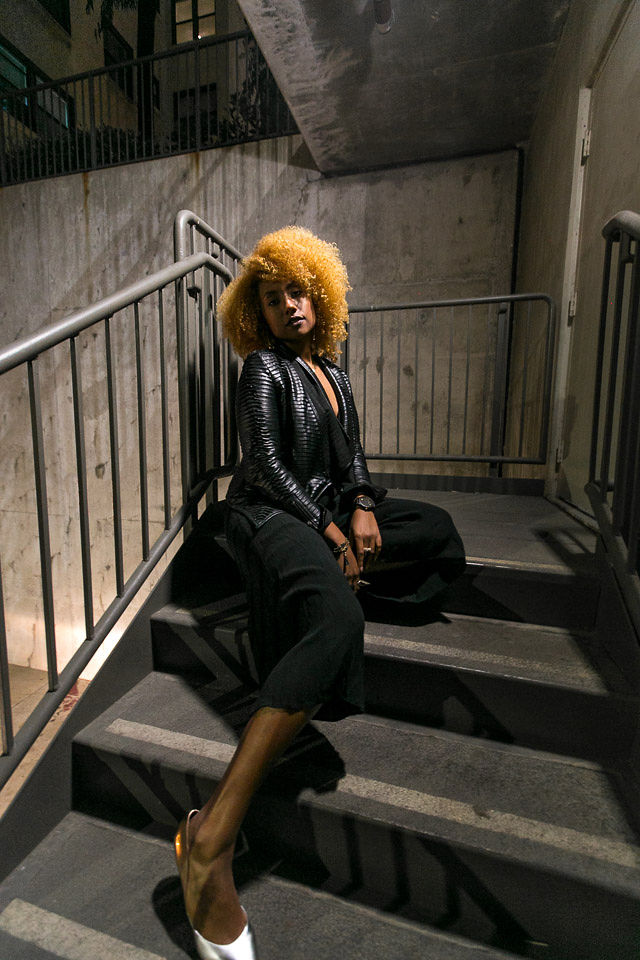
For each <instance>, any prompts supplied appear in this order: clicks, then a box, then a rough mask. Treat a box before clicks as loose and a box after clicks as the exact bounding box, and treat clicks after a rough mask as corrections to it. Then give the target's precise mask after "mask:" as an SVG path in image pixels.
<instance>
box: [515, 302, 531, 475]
mask: <svg viewBox="0 0 640 960" xmlns="http://www.w3.org/2000/svg"><path fill="white" fill-rule="evenodd" d="M530 325H531V301H530V300H529V301H528V302H527V317H526V321H525V325H524V349H523V359H524V364H523V368H522V391H521V395H520V433H519V437H518V456H519V457H521V456H522V448H523V446H524V413H525V406H526V402H527V375H528V370H529V335H530Z"/></svg>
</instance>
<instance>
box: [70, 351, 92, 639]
mask: <svg viewBox="0 0 640 960" xmlns="http://www.w3.org/2000/svg"><path fill="white" fill-rule="evenodd" d="M76 345H77V339H76V337H72V338H71V339H70V341H69V348H70V352H71V382H72V393H73V424H74V431H75V440H76V479H77V483H78V511H79V514H80V552H81V556H82V590H83V595H84V622H85V633H86V636H87V637H91V636H92V635H93V586H92V580H91V534H90V531H89V500H88V496H87V458H86V453H85V443H84V412H83V402H82V372H81V369H80V358H79V357H78V353H77V350H76Z"/></svg>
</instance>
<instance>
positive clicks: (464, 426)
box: [462, 304, 471, 454]
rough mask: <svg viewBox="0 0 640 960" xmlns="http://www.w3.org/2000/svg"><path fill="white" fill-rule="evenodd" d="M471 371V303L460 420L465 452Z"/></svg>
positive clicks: (469, 306)
mask: <svg viewBox="0 0 640 960" xmlns="http://www.w3.org/2000/svg"><path fill="white" fill-rule="evenodd" d="M470 372H471V304H469V305H468V307H467V368H466V371H465V379H464V417H463V421H462V452H463V454H464V453H466V452H467V417H468V410H469V376H470Z"/></svg>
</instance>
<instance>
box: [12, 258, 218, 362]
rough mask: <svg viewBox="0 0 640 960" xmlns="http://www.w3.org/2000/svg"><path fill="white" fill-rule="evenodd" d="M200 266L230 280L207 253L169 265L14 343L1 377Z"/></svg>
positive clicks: (216, 261)
mask: <svg viewBox="0 0 640 960" xmlns="http://www.w3.org/2000/svg"><path fill="white" fill-rule="evenodd" d="M203 266H207V267H209V268H210V269H212V270H214V271H215V272H217V273H220V274H221V275H222V276H223V277H224V278H225V279H226V280H232V279H233V275H232V273H231V271H230V270H228V269H227V268H226V267H224V266H223V265H222V264H221V263H220V262H219V261H218V260H216V259H215V258H214V257H212V256H210V255H209V254H208V253H196V254H193V255H192V256H190V257H188V258H186V259H184V260H181V261H180V262H179V263H172V264H171V266H169V267H164V268H163V269H162V270H158V272H157V273H152V274H151V275H150V276H148V277H145V278H144V279H143V280H138V281H136V283H132V284H130V286H128V287H123V289H122V290H118V292H117V293H114V294H112V295H111V296H109V297H105V298H104V299H103V300H99V301H98V303H94V304H92V305H91V306H89V307H84V308H83V309H82V310H78V311H76V313H72V314H70V315H69V316H68V317H65V318H64V320H61V321H60V322H59V323H52V324H49V326H47V327H43V328H42V330H40V331H38V332H37V333H34V334H32V335H31V336H29V337H24V339H22V340H16V342H15V343H12V344H11V345H10V346H8V347H6V348H5V349H4V350H2V351H0V375H1V374H3V373H6V372H7V371H8V370H12V369H13V368H14V367H17V366H19V365H20V364H21V363H26V362H27V361H29V360H33V359H34V358H35V357H37V355H38V354H39V353H42V352H43V351H44V350H48V349H50V348H51V347H55V346H57V344H59V343H62V342H63V341H64V340H68V339H69V338H70V337H75V336H77V335H78V334H79V333H82V331H83V330H86V329H87V328H88V327H91V326H93V324H94V323H98V322H99V321H100V320H106V318H107V317H110V316H112V315H113V314H114V313H117V312H118V311H119V310H122V309H124V308H125V307H129V306H131V305H132V304H134V303H135V302H136V301H139V300H142V299H143V298H144V297H146V296H148V295H149V294H150V293H154V292H155V291H156V290H158V289H159V287H160V286H163V287H165V286H167V285H168V284H170V283H173V282H174V281H175V280H177V279H178V278H179V277H184V276H186V275H187V274H188V273H193V272H194V271H195V270H197V269H198V268H199V267H203Z"/></svg>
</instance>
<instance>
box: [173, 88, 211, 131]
mask: <svg viewBox="0 0 640 960" xmlns="http://www.w3.org/2000/svg"><path fill="white" fill-rule="evenodd" d="M198 103H199V111H198V113H196V89H195V87H190V88H189V89H187V90H178V91H176V92H175V93H174V94H173V122H174V135H175V137H176V140H177V142H178V144H179V146H180V147H195V146H196V143H197V139H196V129H197V126H199V127H200V130H199V134H200V145H201V146H203V147H204V146H206V145H210V144H212V143H214V142H215V139H216V137H217V135H218V101H217V94H216V85H215V83H207V84H204V85H203V86H201V87H200V92H199V97H198Z"/></svg>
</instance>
